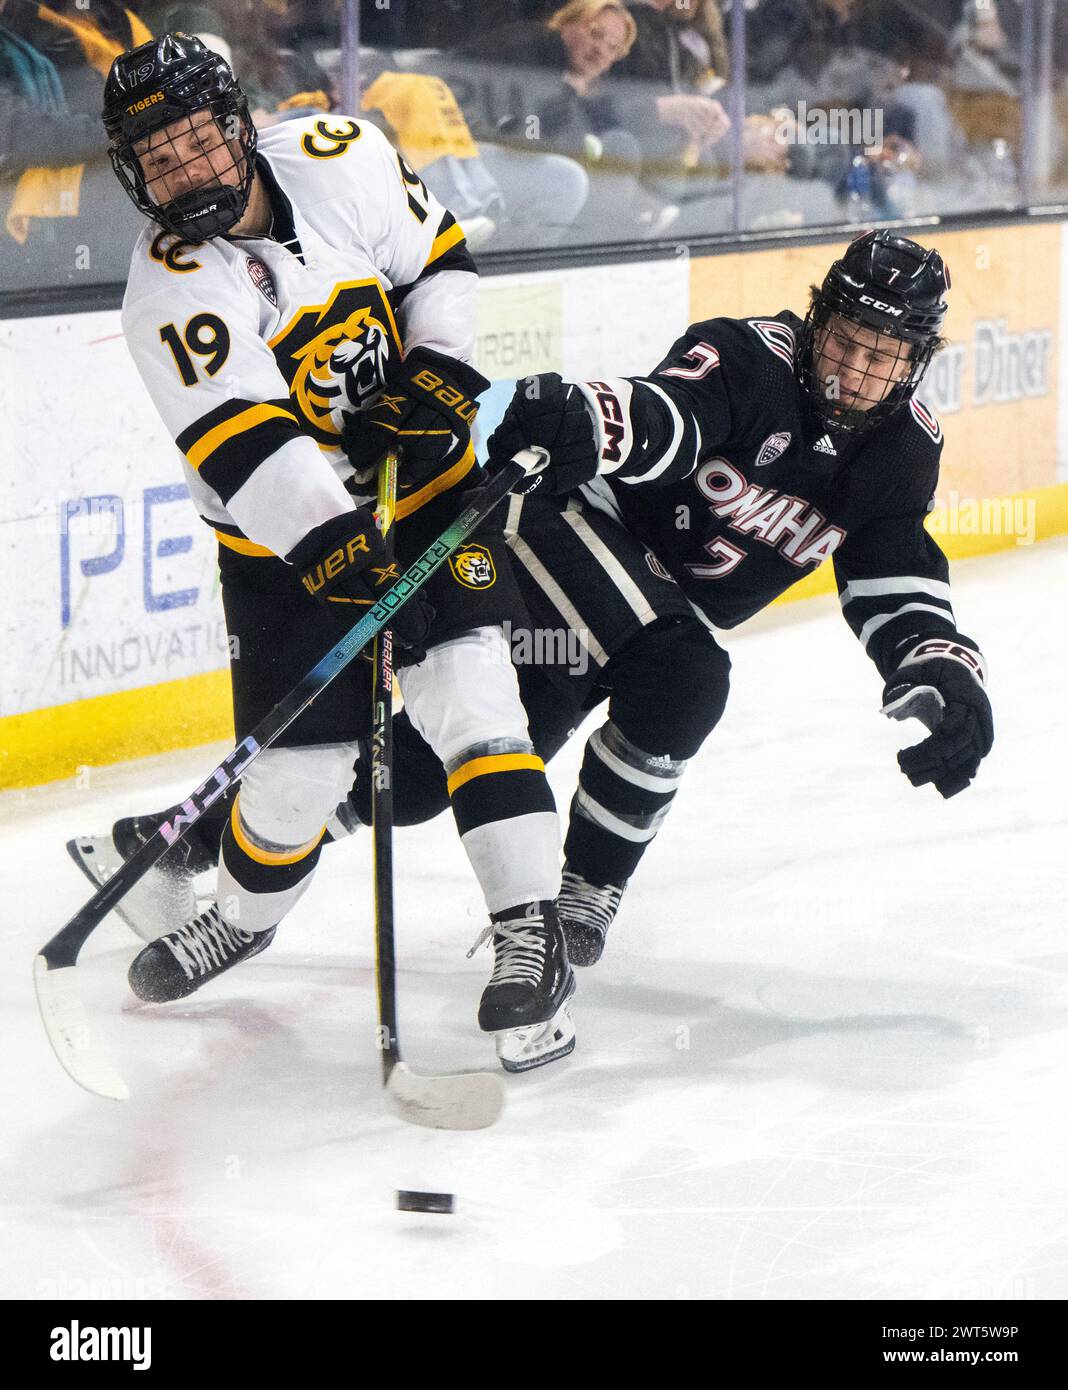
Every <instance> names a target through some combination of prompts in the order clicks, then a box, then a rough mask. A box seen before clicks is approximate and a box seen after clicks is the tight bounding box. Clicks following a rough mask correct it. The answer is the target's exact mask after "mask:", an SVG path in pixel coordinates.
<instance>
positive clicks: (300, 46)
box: [145, 0, 341, 128]
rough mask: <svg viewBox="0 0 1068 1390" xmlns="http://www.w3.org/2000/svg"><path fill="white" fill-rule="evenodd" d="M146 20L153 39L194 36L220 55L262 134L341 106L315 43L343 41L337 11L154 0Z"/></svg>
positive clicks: (268, 2)
mask: <svg viewBox="0 0 1068 1390" xmlns="http://www.w3.org/2000/svg"><path fill="white" fill-rule="evenodd" d="M145 14H146V18H147V19H148V21H149V23H150V25H151V27H152V29H153V31H154V32H155V33H157V34H167V33H173V32H174V31H175V30H182V31H183V32H184V33H187V34H196V36H197V37H198V38H200V39H202V40H203V41H204V43H206V44H207V46H208V47H209V48H211V49H213V50H214V51H215V52H217V53H222V55H223V57H225V58H226V59H227V61H228V62H229V63H230V65H231V66H232V67H233V69H234V71H235V72H236V73H237V75H238V78H239V80H240V82H241V86H242V88H243V90H244V92H245V95H246V96H247V97H248V100H249V107H250V109H251V111H252V118H253V120H254V121H255V123H256V125H257V126H260V127H261V128H262V127H264V126H268V125H273V124H274V123H275V122H276V121H277V120H279V119H285V118H293V117H295V116H305V115H310V114H312V113H314V112H317V111H318V112H326V111H330V110H331V109H333V108H334V107H335V105H336V93H335V91H334V87H333V83H332V81H331V79H330V77H329V76H328V75H327V74H326V73H325V72H324V71H323V69H322V67H321V66H320V65H319V63H318V62H317V61H316V58H315V52H314V42H316V41H323V40H325V41H326V42H327V43H332V44H333V45H334V46H337V45H338V44H340V42H341V32H340V28H339V21H338V16H337V14H336V13H335V12H334V10H333V8H332V7H331V8H330V9H329V11H328V12H327V13H325V14H319V15H318V16H317V15H316V13H315V12H314V7H313V6H311V5H310V4H309V3H307V0H301V3H290V2H289V0H156V3H154V4H152V5H150V6H149V7H148V8H147V9H146V11H145ZM328 23H330V24H332V25H333V28H332V30H328V31H326V32H325V33H322V32H320V31H319V30H318V29H317V28H316V25H317V24H319V25H321V24H328Z"/></svg>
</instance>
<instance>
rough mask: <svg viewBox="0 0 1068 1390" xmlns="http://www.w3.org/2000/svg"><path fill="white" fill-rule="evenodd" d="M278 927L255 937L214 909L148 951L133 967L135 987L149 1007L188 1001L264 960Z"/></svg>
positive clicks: (141, 955) (146, 950) (259, 933)
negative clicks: (242, 965) (235, 970)
mask: <svg viewBox="0 0 1068 1390" xmlns="http://www.w3.org/2000/svg"><path fill="white" fill-rule="evenodd" d="M275 930H276V928H274V927H271V928H269V929H268V930H267V931H261V932H250V931H244V930H243V929H242V928H241V927H235V926H232V925H231V924H230V923H229V922H224V921H223V919H222V917H221V915H220V913H219V909H218V907H216V906H215V905H214V904H212V906H211V907H210V908H209V909H208V910H207V912H203V913H201V915H200V916H199V917H194V918H193V920H192V921H191V922H188V923H186V925H185V926H183V927H180V928H179V929H178V930H177V931H174V932H169V933H167V935H166V936H161V937H160V938H159V940H158V941H153V942H152V944H151V945H149V946H146V947H145V949H144V950H143V951H142V952H141V953H140V955H139V956H137V958H136V959H135V960H134V963H133V964H132V965H131V966H130V975H129V979H130V988H131V989H132V990H133V992H134V994H136V995H137V997H138V999H143V1000H144V1001H145V1003H146V1004H166V1003H169V1002H170V1001H171V1000H174V999H184V998H186V996H187V995H190V994H193V993H194V992H195V991H196V990H198V989H199V988H200V987H201V985H206V984H207V983H208V981H209V980H214V979H215V978H216V976H218V975H221V974H223V972H224V971H226V970H229V969H231V968H232V967H233V966H235V965H237V964H238V963H239V962H240V961H243V960H249V959H250V958H251V957H252V956H256V955H259V953H260V952H261V951H263V950H265V949H266V948H267V947H268V946H269V945H270V944H271V942H272V941H273V940H274V934H275Z"/></svg>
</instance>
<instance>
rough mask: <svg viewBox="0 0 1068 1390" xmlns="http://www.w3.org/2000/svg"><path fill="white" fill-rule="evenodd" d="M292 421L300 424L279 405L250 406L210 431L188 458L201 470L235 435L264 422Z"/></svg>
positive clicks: (193, 448)
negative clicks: (222, 445) (202, 465)
mask: <svg viewBox="0 0 1068 1390" xmlns="http://www.w3.org/2000/svg"><path fill="white" fill-rule="evenodd" d="M274 419H281V420H292V421H293V423H294V425H298V428H299V424H298V421H297V417H296V416H295V415H294V414H293V413H292V411H289V410H283V409H282V407H281V406H279V405H266V404H264V405H250V406H249V408H248V409H247V410H243V411H242V412H241V414H240V415H234V416H232V417H231V418H230V419H229V420H224V421H223V422H222V424H221V425H216V426H215V428H214V429H211V430H208V432H207V434H205V435H203V436H202V437H201V438H200V439H198V440H197V442H196V443H195V444H194V445H193V447H192V448H191V449H187V450H186V454H185V456H186V458H187V459H188V460H189V462H190V463H191V464H192V465H193V467H194V468H197V469H199V468H200V466H201V464H203V463H204V462H205V460H206V459H208V458H210V457H211V455H212V454H213V453H214V452H215V450H216V449H217V448H218V447H219V445H220V444H225V443H226V441H227V440H228V439H233V437H234V435H235V434H244V433H245V431H246V430H251V429H255V427H256V426H257V425H262V424H263V422H264V420H274Z"/></svg>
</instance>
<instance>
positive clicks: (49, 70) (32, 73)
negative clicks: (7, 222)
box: [0, 0, 100, 208]
mask: <svg viewBox="0 0 1068 1390" xmlns="http://www.w3.org/2000/svg"><path fill="white" fill-rule="evenodd" d="M7 4H8V0H0V181H2V184H0V186H2V187H3V188H4V189H5V192H6V195H7V196H6V197H4V196H3V195H0V203H2V205H3V207H4V208H6V205H7V202H8V200H9V199H10V196H11V195H12V194H13V193H14V190H15V183H16V181H17V179H18V177H19V176H20V175H22V174H24V173H25V172H26V170H27V169H30V168H34V167H38V166H41V167H45V168H49V169H60V168H67V167H69V166H70V165H72V164H83V163H85V161H86V160H89V159H93V158H98V157H99V156H100V121H99V119H98V118H97V117H96V116H90V115H88V114H87V113H79V112H76V111H71V109H70V107H69V106H68V104H67V98H66V96H65V95H64V92H63V83H62V81H61V80H60V76H59V72H58V70H57V68H56V65H55V63H53V62H52V61H51V59H50V58H46V57H45V56H44V54H43V53H40V52H38V50H37V49H36V48H34V47H33V45H32V44H29V43H27V42H26V41H25V39H22V38H20V37H19V36H18V34H16V33H15V31H14V30H13V29H12V28H10V27H9V26H8V25H7V24H6V23H5V22H4V10H5V8H6V7H7Z"/></svg>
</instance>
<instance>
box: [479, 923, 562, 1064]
mask: <svg viewBox="0 0 1068 1390" xmlns="http://www.w3.org/2000/svg"><path fill="white" fill-rule="evenodd" d="M490 933H492V935H493V951H494V957H495V959H494V964H493V974H492V975H491V976H490V981H489V984H488V985H487V986H486V988H485V989H484V990H483V992H482V1002H481V1004H480V1005H479V1009H478V1026H479V1027H480V1028H481V1029H482V1031H483V1032H484V1033H493V1034H494V1035H495V1038H496V1043H497V1056H498V1058H499V1059H500V1063H501V1066H502V1067H503V1068H504V1069H505V1071H512V1072H516V1071H529V1070H530V1069H531V1068H532V1067H540V1066H544V1064H545V1063H546V1062H552V1061H555V1059H556V1058H557V1057H566V1056H567V1054H568V1053H569V1052H572V1051H573V1050H574V1047H575V1026H574V1024H573V1023H572V1021H571V1014H570V1011H569V1009H568V1001H569V1000H570V998H571V996H572V994H574V992H575V973H574V971H573V970H572V969H571V966H570V965H569V963H568V959H567V949H566V947H565V945H564V937H563V933H562V932H561V930H560V923H559V921H558V919H557V915H556V905H555V904H554V903H551V902H535V903H526V904H524V905H523V906H521V907H515V908H510V909H509V910H508V911H507V912H502V913H498V914H496V915H495V916H494V919H493V921H492V922H491V923H490V925H489V926H488V927H487V928H486V930H485V932H484V933H483V934H482V936H481V937H479V940H478V941H477V942H476V943H475V947H472V953H473V952H474V950H475V949H476V947H477V946H479V945H481V944H482V942H483V941H484V940H486V939H487V938H488V937H489V935H490Z"/></svg>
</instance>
